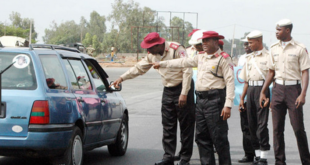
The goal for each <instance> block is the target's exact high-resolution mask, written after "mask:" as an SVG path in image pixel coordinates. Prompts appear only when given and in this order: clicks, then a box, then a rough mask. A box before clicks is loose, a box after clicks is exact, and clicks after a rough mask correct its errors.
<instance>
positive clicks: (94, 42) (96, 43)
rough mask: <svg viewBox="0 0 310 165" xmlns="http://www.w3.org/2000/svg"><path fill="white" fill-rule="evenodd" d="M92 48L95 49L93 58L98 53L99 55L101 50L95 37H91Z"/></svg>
mask: <svg viewBox="0 0 310 165" xmlns="http://www.w3.org/2000/svg"><path fill="white" fill-rule="evenodd" d="M92 46H93V48H95V52H96V53H95V56H96V55H97V54H98V53H101V52H102V49H101V47H100V42H99V41H98V37H97V36H96V35H93V37H92Z"/></svg>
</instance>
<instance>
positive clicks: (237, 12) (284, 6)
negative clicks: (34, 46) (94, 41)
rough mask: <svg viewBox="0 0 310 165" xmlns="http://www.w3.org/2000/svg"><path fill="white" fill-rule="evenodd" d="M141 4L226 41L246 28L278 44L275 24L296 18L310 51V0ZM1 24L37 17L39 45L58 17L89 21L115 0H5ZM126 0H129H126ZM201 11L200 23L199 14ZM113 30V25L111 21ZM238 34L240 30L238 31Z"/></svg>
mask: <svg viewBox="0 0 310 165" xmlns="http://www.w3.org/2000/svg"><path fill="white" fill-rule="evenodd" d="M134 1H135V2H138V3H139V4H140V7H141V8H142V7H144V6H146V7H150V8H151V9H153V10H156V11H159V12H158V15H159V16H162V17H164V18H165V21H166V23H167V25H168V24H169V19H170V14H169V13H166V12H163V11H171V15H172V17H173V16H179V17H181V18H183V14H182V13H176V12H185V13H186V14H185V21H189V22H191V23H192V24H193V26H194V27H195V28H196V24H198V27H197V28H199V29H205V30H213V31H216V32H218V33H219V34H221V35H224V36H225V39H232V38H233V36H234V38H243V37H244V33H245V32H250V31H252V30H260V31H261V32H262V33H263V36H264V37H263V39H264V42H265V43H266V44H267V45H268V46H269V45H271V44H272V43H275V42H277V39H276V37H275V26H276V22H278V21H279V20H281V19H284V18H287V19H290V20H291V21H292V22H293V26H294V27H293V31H292V36H293V38H294V39H295V40H297V41H299V42H301V43H303V44H304V45H305V46H306V47H307V48H308V49H310V0H214V1H210V0H190V1H189V0H134ZM0 2H1V5H0V13H1V14H0V22H4V23H7V24H10V20H9V15H10V14H11V13H12V12H13V11H15V12H19V13H20V14H21V17H22V18H32V19H33V20H34V22H35V28H36V29H35V30H36V31H37V32H38V33H39V36H38V38H37V40H38V43H43V39H42V37H43V36H44V35H45V33H44V30H45V29H46V28H50V25H51V23H52V22H53V21H55V22H56V23H58V24H60V23H62V22H65V21H69V20H74V21H75V22H76V23H79V21H80V18H81V16H84V17H85V18H86V19H87V20H88V21H89V16H90V13H91V12H92V11H94V10H95V11H97V12H98V13H99V14H100V15H105V16H108V15H109V14H110V13H111V12H112V7H111V4H113V3H114V0H87V1H86V0H53V1H47V0H9V1H8V0H0ZM124 2H127V0H124ZM197 15H198V21H196V17H197ZM106 25H107V28H108V30H109V29H110V28H111V23H110V22H106ZM234 32H235V33H234Z"/></svg>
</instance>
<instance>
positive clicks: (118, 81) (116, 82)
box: [109, 77, 123, 88]
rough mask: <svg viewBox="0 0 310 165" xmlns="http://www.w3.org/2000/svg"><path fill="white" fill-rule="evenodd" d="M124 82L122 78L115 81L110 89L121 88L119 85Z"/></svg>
mask: <svg viewBox="0 0 310 165" xmlns="http://www.w3.org/2000/svg"><path fill="white" fill-rule="evenodd" d="M121 82H123V79H122V78H121V77H120V78H118V79H117V80H115V81H114V82H113V83H112V84H111V85H110V86H109V88H111V87H112V86H114V87H115V88H119V84H120V83H121Z"/></svg>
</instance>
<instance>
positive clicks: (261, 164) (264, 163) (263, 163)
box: [257, 158, 268, 165]
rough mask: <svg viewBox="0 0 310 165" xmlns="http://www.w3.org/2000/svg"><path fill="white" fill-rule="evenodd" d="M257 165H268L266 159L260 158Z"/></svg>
mask: <svg viewBox="0 0 310 165" xmlns="http://www.w3.org/2000/svg"><path fill="white" fill-rule="evenodd" d="M257 164H258V165H268V162H267V159H263V158H261V159H259V161H258V163H257Z"/></svg>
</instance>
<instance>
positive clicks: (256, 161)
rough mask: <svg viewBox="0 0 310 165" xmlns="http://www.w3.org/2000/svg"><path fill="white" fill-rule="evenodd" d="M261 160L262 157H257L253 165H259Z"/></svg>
mask: <svg viewBox="0 0 310 165" xmlns="http://www.w3.org/2000/svg"><path fill="white" fill-rule="evenodd" d="M259 160H260V157H255V159H254V161H253V163H252V165H257V164H258V162H259Z"/></svg>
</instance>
